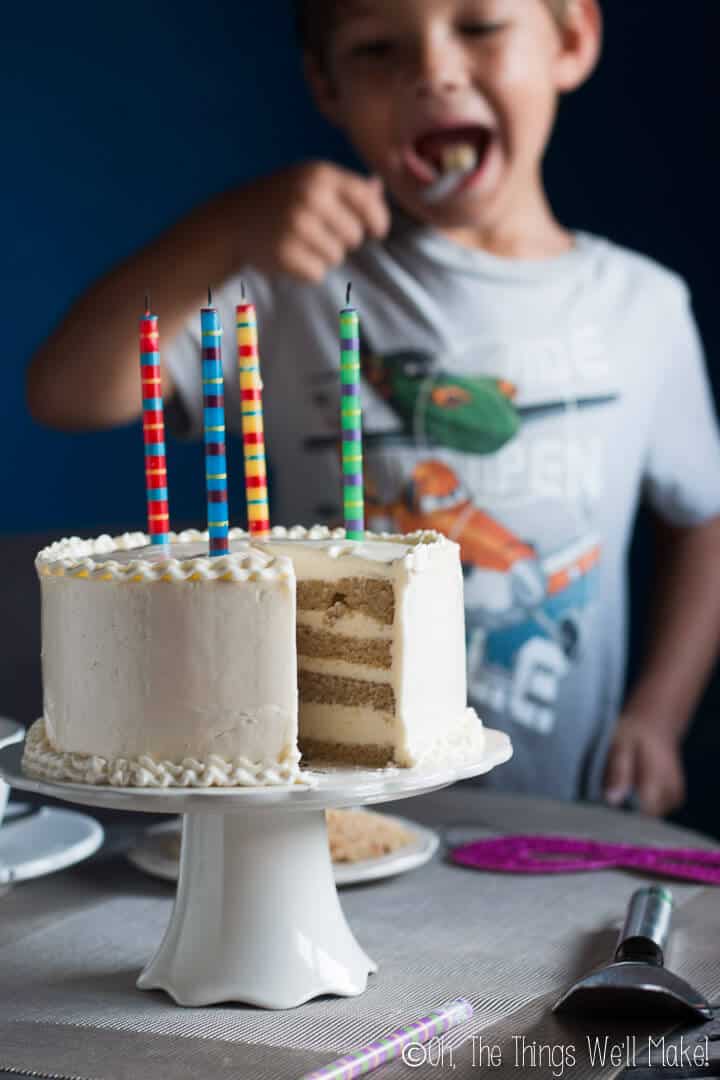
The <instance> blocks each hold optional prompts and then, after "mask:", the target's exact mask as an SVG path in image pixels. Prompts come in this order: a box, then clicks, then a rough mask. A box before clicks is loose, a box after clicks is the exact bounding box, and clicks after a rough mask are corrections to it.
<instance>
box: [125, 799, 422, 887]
mask: <svg viewBox="0 0 720 1080" xmlns="http://www.w3.org/2000/svg"><path fill="white" fill-rule="evenodd" d="M382 816H383V817H384V818H385V819H386V820H387V821H392V822H394V823H395V824H396V825H400V826H402V828H403V829H405V830H406V831H407V832H408V833H410V841H409V843H407V844H405V845H404V846H403V847H401V848H398V849H397V851H392V852H390V853H389V854H388V855H381V856H378V858H376V859H362V860H361V861H359V862H353V863H333V874H334V877H335V884H336V885H358V884H360V883H361V882H364V881H376V880H377V879H378V878H384V877H391V876H393V875H395V874H404V873H405V872H406V871H408V870H414V869H415V868H416V867H418V866H423V865H424V863H426V862H429V860H430V859H432V857H433V855H434V854H435V852H436V851H437V848H438V844H439V842H440V841H439V838H438V836H437V834H436V833H434V832H433V831H432V829H425V828H423V827H422V826H421V825H416V824H415V822H414V821H408V820H407V818H401V817H396V816H395V815H391V814H383V815H382ZM180 830H181V826H180V822H176V821H165V822H163V823H162V825H154V826H152V828H150V829H147V830H146V832H145V836H144V837H143V842H142V843H141V844H140V845H139V846H138V847H136V848H132V849H131V850H130V851H128V853H127V857H128V859H129V860H130V862H131V863H132V864H133V866H136V867H137V868H138V870H143V871H144V872H145V873H146V874H151V875H152V876H153V877H159V878H162V879H163V880H164V881H177V879H178V861H177V859H174V858H173V857H172V856H171V855H169V854H168V852H167V850H166V845H165V840H166V838H167V837H168V836H179V834H180Z"/></svg>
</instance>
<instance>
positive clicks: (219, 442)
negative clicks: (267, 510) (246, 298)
mask: <svg viewBox="0 0 720 1080" xmlns="http://www.w3.org/2000/svg"><path fill="white" fill-rule="evenodd" d="M200 326H201V332H202V382H203V422H204V429H205V487H206V492H207V517H208V535H209V551H208V553H209V555H211V556H215V555H227V554H228V552H229V550H230V544H229V539H228V534H229V528H230V522H229V514H228V497H227V457H226V453H225V395H224V392H223V371H222V346H221V339H222V327H221V326H220V316H219V315H218V311H217V308H214V307H213V306H212V293H211V292H210V290H209V289H208V306H207V307H205V308H203V309H202V311H201V312H200Z"/></svg>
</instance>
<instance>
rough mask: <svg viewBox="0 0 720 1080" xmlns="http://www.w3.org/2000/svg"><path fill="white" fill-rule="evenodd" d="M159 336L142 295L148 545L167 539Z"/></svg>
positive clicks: (167, 522)
mask: <svg viewBox="0 0 720 1080" xmlns="http://www.w3.org/2000/svg"><path fill="white" fill-rule="evenodd" d="M159 339H160V335H159V331H158V317H157V315H153V314H151V312H150V302H149V299H148V298H147V297H146V298H145V314H144V315H143V317H142V318H141V319H140V379H141V385H142V408H143V411H142V420H143V440H144V443H145V490H146V492H147V516H148V532H149V534H150V541H151V543H152V544H157V545H162V546H165V545H167V544H168V543H169V540H170V536H169V532H170V515H169V509H168V487H167V458H166V454H165V422H164V419H163V401H162V383H161V379H160V345H159Z"/></svg>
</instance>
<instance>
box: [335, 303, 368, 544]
mask: <svg viewBox="0 0 720 1080" xmlns="http://www.w3.org/2000/svg"><path fill="white" fill-rule="evenodd" d="M351 289H352V286H351V285H348V287H347V298H346V301H345V307H344V308H343V309H342V311H341V312H340V393H341V405H340V421H341V427H342V474H343V509H344V516H345V535H346V536H347V538H348V540H364V538H365V505H364V498H363V452H362V407H361V405H360V321H359V319H358V313H357V310H356V309H355V308H354V307H352V306H351V304H350V292H351Z"/></svg>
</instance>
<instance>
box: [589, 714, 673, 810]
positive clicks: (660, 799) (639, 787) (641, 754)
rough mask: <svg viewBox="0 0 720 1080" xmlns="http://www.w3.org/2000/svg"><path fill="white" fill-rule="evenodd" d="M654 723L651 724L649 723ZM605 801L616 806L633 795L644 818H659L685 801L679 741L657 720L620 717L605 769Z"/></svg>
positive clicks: (634, 716) (645, 717)
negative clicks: (647, 816) (636, 798)
mask: <svg viewBox="0 0 720 1080" xmlns="http://www.w3.org/2000/svg"><path fill="white" fill-rule="evenodd" d="M653 720H654V722H653ZM604 787H605V799H606V801H607V802H608V803H609V804H610V805H611V806H620V805H621V804H622V803H623V802H624V801H625V799H627V797H628V796H629V795H630V794H631V792H635V793H636V794H637V796H638V799H639V801H640V809H641V810H642V811H643V812H644V813H645V814H651V815H653V816H654V817H662V816H663V815H664V814H668V813H670V811H671V810H676V809H677V808H678V807H679V806H682V804H683V802H684V801H685V772H684V769H683V764H682V757H681V755H680V744H679V740H678V739H677V738H676V737H675V736H674V735H673V734H671V733H670V732H669V731H667V730H666V729H665V728H664V727H663V726H662V725H658V723H657V718H653V717H648V716H642V715H638V714H636V713H633V714H629V713H625V714H623V715H622V716H621V717H620V720H619V721H618V726H617V729H616V731H615V736H614V738H613V743H612V746H611V747H610V754H609V755H608V761H607V765H606V767H605V782H604Z"/></svg>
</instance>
